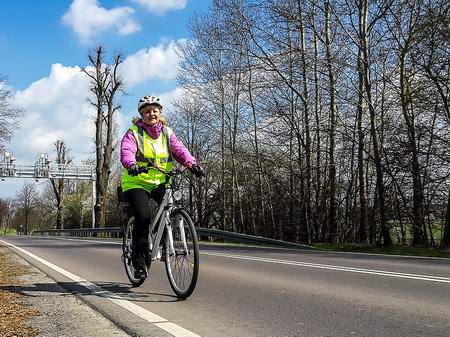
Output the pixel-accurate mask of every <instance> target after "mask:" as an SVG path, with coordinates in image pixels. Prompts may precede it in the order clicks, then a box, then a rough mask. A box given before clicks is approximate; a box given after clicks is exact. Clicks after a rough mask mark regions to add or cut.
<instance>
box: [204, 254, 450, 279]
mask: <svg viewBox="0 0 450 337" xmlns="http://www.w3.org/2000/svg"><path fill="white" fill-rule="evenodd" d="M202 254H204V255H211V256H220V257H226V258H231V259H239V260H250V261H258V262H268V263H277V264H287V265H293V266H299V267H308V268H319V269H328V270H337V271H346V272H352V273H360V274H371V275H381V276H388V277H397V278H406V279H413V280H421V281H430V282H441V283H450V277H441V276H432V275H420V274H408V273H398V272H393V271H386V270H376V269H365V268H353V267H343V266H335V265H329V264H318V263H309V262H298V261H290V260H278V259H271V258H265V257H254V256H247V255H235V254H227V253H220V252H202Z"/></svg>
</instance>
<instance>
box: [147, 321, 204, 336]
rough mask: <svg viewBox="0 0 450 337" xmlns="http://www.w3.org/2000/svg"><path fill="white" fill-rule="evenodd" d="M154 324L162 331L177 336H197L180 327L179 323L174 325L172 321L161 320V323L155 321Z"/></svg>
mask: <svg viewBox="0 0 450 337" xmlns="http://www.w3.org/2000/svg"><path fill="white" fill-rule="evenodd" d="M155 325H156V326H157V327H158V328H161V329H163V330H164V331H167V332H168V333H170V334H171V335H174V336H177V337H195V336H198V335H196V334H194V333H192V332H191V331H189V330H186V329H185V328H182V327H181V326H179V325H176V324H174V323H172V322H163V323H155Z"/></svg>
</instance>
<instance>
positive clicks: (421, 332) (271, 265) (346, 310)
mask: <svg viewBox="0 0 450 337" xmlns="http://www.w3.org/2000/svg"><path fill="white" fill-rule="evenodd" d="M1 240H3V241H5V242H8V243H10V244H13V245H15V246H17V247H19V248H21V249H23V250H25V251H26V252H29V253H32V254H34V255H36V256H38V257H40V258H42V259H44V260H45V261H49V262H50V263H47V265H44V264H43V263H42V261H41V262H37V261H36V260H35V258H32V257H30V256H29V255H27V254H26V252H24V251H17V249H15V251H16V252H18V254H19V255H21V256H22V257H24V258H26V259H27V260H28V261H30V262H31V263H33V264H34V265H35V266H37V267H38V268H39V269H41V270H43V271H44V272H46V273H47V274H48V275H50V276H51V277H52V278H54V279H55V280H56V281H57V282H58V283H59V284H61V285H62V286H64V287H65V288H66V289H68V290H69V291H73V292H76V293H79V294H81V296H82V298H83V299H84V300H85V301H86V302H88V303H89V304H90V305H91V306H93V307H94V308H95V309H96V310H98V311H99V312H101V313H102V314H103V315H105V316H106V317H108V318H110V319H111V320H112V321H114V322H115V323H116V324H117V325H118V326H120V327H122V328H123V329H124V330H125V331H127V332H128V333H130V334H134V335H139V336H171V335H176V336H196V335H198V336H204V337H223V336H242V337H247V336H333V337H334V336H396V337H400V336H427V337H428V336H433V337H434V336H436V337H437V336H442V337H444V336H445V337H448V336H450V259H433V258H410V257H396V256H380V255H367V254H347V253H330V252H317V251H299V250H287V249H268V248H250V247H237V246H216V245H214V246H210V245H207V246H205V245H203V246H201V256H200V276H199V282H198V284H197V288H196V290H195V292H194V294H193V295H192V296H191V297H190V298H189V299H188V300H186V301H179V300H177V298H176V297H175V296H174V295H173V293H172V290H171V288H170V286H169V283H168V280H167V277H166V275H165V269H164V265H163V264H162V263H160V262H156V263H154V264H153V265H152V268H151V271H150V272H151V275H150V278H149V279H148V280H147V281H146V282H145V283H144V284H143V285H142V286H141V287H140V288H132V287H130V285H129V283H128V280H127V278H126V275H125V271H124V269H123V265H122V262H121V258H120V257H121V246H120V244H118V242H110V243H108V242H105V241H103V242H96V241H89V240H66V239H45V238H32V237H4V236H3V237H0V244H2V243H1ZM53 265H56V266H58V267H60V268H62V269H64V270H65V271H67V272H70V273H71V274H67V273H66V275H63V274H61V270H59V271H55V270H54V267H52V266H53ZM73 275H75V276H73ZM77 277H79V278H80V279H79V280H78V279H77ZM74 280H78V281H74ZM40 286H42V285H36V289H37V290H36V291H39V290H38V289H39V288H40ZM86 286H87V287H88V288H89V289H87V288H86ZM98 286H99V287H101V288H98ZM93 292H94V293H93ZM142 309H144V310H142ZM149 313H150V314H149ZM152 315H153V316H152ZM154 315H157V316H154ZM148 317H153V318H148ZM154 317H156V318H154ZM152 319H153V321H152ZM161 322H162V323H161ZM99 336H101V333H100V334H99Z"/></svg>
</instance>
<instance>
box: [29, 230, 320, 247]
mask: <svg viewBox="0 0 450 337" xmlns="http://www.w3.org/2000/svg"><path fill="white" fill-rule="evenodd" d="M195 230H196V231H197V235H198V236H199V238H200V239H201V240H205V241H212V239H219V240H222V241H224V242H239V243H250V244H260V245H270V246H278V247H287V248H297V249H314V248H313V247H310V246H307V245H302V244H298V243H293V242H287V241H281V240H275V239H269V238H265V237H262V236H256V235H249V234H241V233H234V232H227V231H222V230H219V229H209V228H203V227H196V228H195ZM122 232H123V229H122V227H105V228H74V229H54V230H35V231H32V233H31V235H34V236H67V237H84V238H87V237H97V238H121V237H122V234H123V233H122Z"/></svg>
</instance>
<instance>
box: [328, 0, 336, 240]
mask: <svg viewBox="0 0 450 337" xmlns="http://www.w3.org/2000/svg"><path fill="white" fill-rule="evenodd" d="M330 15H331V5H330V2H329V1H326V2H325V41H326V43H325V48H326V59H327V69H328V77H329V81H330V82H329V90H330V144H329V146H330V147H329V156H330V164H329V177H328V179H329V182H328V186H329V187H328V190H329V193H328V198H329V213H328V214H329V215H328V242H336V238H337V219H336V163H335V151H336V86H335V78H334V72H333V67H332V64H333V63H332V62H333V60H332V57H331V40H330V35H331V33H330Z"/></svg>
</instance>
